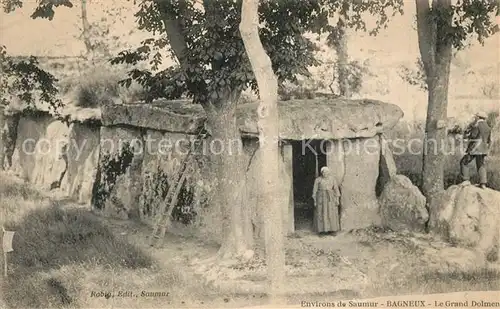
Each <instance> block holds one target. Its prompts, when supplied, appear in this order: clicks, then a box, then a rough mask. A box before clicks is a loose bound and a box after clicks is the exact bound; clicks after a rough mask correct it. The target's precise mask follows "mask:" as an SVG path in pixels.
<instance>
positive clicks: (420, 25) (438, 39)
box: [415, 0, 453, 203]
mask: <svg viewBox="0 0 500 309" xmlns="http://www.w3.org/2000/svg"><path fill="white" fill-rule="evenodd" d="M415 3H416V7H417V31H418V43H419V49H420V55H421V58H422V62H423V63H424V69H425V73H426V82H427V86H428V92H429V93H428V105H427V119H426V124H425V140H424V153H423V168H422V191H423V193H424V195H425V196H426V198H427V201H428V203H430V200H431V199H432V197H433V196H434V194H435V193H438V192H441V191H443V190H444V162H445V153H444V152H445V150H446V146H447V145H446V119H447V109H448V86H449V76H450V64H451V58H452V45H451V41H450V40H449V39H448V38H447V37H446V35H447V34H446V31H447V29H446V27H450V26H451V22H452V16H453V14H450V15H449V17H447V18H446V19H445V18H444V17H443V18H442V19H441V20H439V21H437V19H436V18H432V17H433V16H432V12H433V11H432V10H431V7H430V4H429V2H428V1H422V0H415ZM432 9H434V10H435V9H440V10H449V9H451V1H450V0H434V1H433V8H432Z"/></svg>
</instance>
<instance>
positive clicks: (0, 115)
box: [0, 106, 6, 171]
mask: <svg viewBox="0 0 500 309" xmlns="http://www.w3.org/2000/svg"><path fill="white" fill-rule="evenodd" d="M5 118H6V117H5V115H4V108H3V106H0V171H3V170H4V162H5V142H4V128H5V125H6V121H5Z"/></svg>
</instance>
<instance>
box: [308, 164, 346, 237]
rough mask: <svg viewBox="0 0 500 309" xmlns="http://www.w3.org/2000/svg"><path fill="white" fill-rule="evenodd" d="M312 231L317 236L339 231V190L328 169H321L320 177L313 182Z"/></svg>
mask: <svg viewBox="0 0 500 309" xmlns="http://www.w3.org/2000/svg"><path fill="white" fill-rule="evenodd" d="M313 200H314V229H315V230H316V232H318V233H319V234H324V233H331V232H333V233H335V232H338V231H340V218H339V205H340V190H339V186H338V185H337V182H336V181H335V178H334V177H332V175H331V174H330V170H329V169H328V167H326V166H324V167H322V168H321V176H319V177H318V178H316V180H315V181H314V188H313Z"/></svg>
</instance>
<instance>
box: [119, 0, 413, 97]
mask: <svg viewBox="0 0 500 309" xmlns="http://www.w3.org/2000/svg"><path fill="white" fill-rule="evenodd" d="M402 5H403V1H402V0H391V1H379V2H376V1H368V0H363V1H354V2H352V1H347V0H337V1H334V0H303V1H296V0H280V1H262V2H261V3H260V7H259V17H260V29H259V30H260V38H261V41H262V44H263V45H264V48H265V49H266V51H267V53H268V55H269V57H270V58H271V62H272V64H273V70H274V72H275V74H276V75H277V78H278V81H279V82H280V83H283V82H284V81H291V82H296V81H297V76H298V75H303V76H309V72H308V68H309V67H311V66H317V65H319V64H320V62H319V61H318V60H317V59H316V58H315V53H314V52H315V51H316V50H317V46H316V44H315V42H313V41H312V40H311V39H309V38H307V37H305V36H304V34H306V33H318V34H320V33H333V32H334V30H335V29H336V27H335V26H331V25H330V23H329V18H331V17H334V16H335V14H337V13H339V12H341V13H343V14H345V15H346V16H347V18H346V24H347V26H348V27H353V28H355V29H358V30H359V29H361V30H367V25H366V23H365V22H364V18H363V13H368V14H370V15H376V16H378V19H377V22H376V26H375V28H374V29H371V30H370V32H371V33H372V34H376V33H377V32H378V30H379V29H380V28H382V27H384V26H385V24H386V22H387V20H388V13H387V11H388V10H392V11H393V14H395V13H396V12H401V8H402ZM240 14H241V0H236V1H234V0H212V1H210V0H205V1H203V2H202V3H200V2H199V1H192V0H185V1H183V0H176V1H168V0H142V1H140V3H139V10H138V12H137V13H136V14H135V16H136V17H137V21H138V25H139V28H140V29H143V30H147V31H149V32H151V33H152V34H158V33H159V34H165V33H169V34H171V33H172V32H169V30H172V29H168V27H171V26H172V23H171V21H175V22H176V25H177V26H178V31H177V33H175V34H176V35H178V36H180V40H181V41H182V43H181V45H182V48H181V49H182V53H183V54H181V55H179V53H178V52H176V51H175V50H172V47H173V44H170V45H169V41H168V40H167V38H166V37H165V36H162V37H160V38H159V39H155V38H150V39H147V40H145V41H143V42H142V44H141V46H140V47H138V48H137V49H135V50H127V51H123V52H121V53H120V54H119V55H118V57H116V58H115V59H113V60H112V62H113V63H129V64H135V63H137V62H139V61H144V60H149V61H150V64H151V70H138V69H136V70H132V71H131V72H130V76H129V78H128V79H126V80H125V81H124V83H125V84H130V83H131V82H132V80H137V81H139V82H140V83H141V84H142V85H143V86H144V87H146V88H147V89H149V90H150V91H149V93H150V97H149V98H148V99H149V100H153V99H155V98H159V97H167V98H178V97H179V96H181V95H187V96H189V97H193V98H194V99H195V101H197V102H201V103H213V104H214V105H215V106H216V107H219V106H218V102H220V101H219V99H220V98H222V97H223V96H224V95H225V94H227V93H228V92H238V91H241V90H244V89H246V88H247V87H251V88H252V89H253V90H257V84H256V81H255V77H254V75H253V72H252V69H251V67H250V63H249V61H248V58H247V56H246V53H245V48H244V46H243V42H242V40H241V36H240V33H239V23H240V17H241V16H240ZM169 37H170V38H172V37H171V36H169ZM176 39H177V38H176ZM176 41H177V40H176ZM165 47H167V48H169V49H170V51H171V55H172V56H173V58H174V59H177V60H178V65H177V66H174V67H170V68H168V69H166V70H157V69H158V66H159V65H160V64H161V62H162V60H163V59H162V56H161V53H160V50H162V49H163V48H165Z"/></svg>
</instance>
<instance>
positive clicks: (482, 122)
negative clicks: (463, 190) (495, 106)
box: [460, 112, 491, 189]
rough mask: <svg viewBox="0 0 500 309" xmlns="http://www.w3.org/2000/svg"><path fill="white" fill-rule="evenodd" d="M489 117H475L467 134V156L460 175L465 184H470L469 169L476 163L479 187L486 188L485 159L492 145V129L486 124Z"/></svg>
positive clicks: (463, 161)
mask: <svg viewBox="0 0 500 309" xmlns="http://www.w3.org/2000/svg"><path fill="white" fill-rule="evenodd" d="M486 118H487V115H486V113H485V112H479V113H476V114H475V115H474V120H473V123H472V124H471V125H470V126H469V128H468V129H467V130H466V132H465V139H466V140H468V141H469V143H468V144H467V150H466V152H465V156H464V157H463V158H462V160H460V174H461V176H462V180H463V181H464V182H469V183H470V176H469V167H468V165H469V164H470V163H471V162H472V161H474V160H475V161H476V167H477V172H478V174H479V186H480V187H481V188H483V189H484V188H486V184H487V183H488V180H487V170H486V166H485V162H484V161H485V159H486V156H487V155H488V149H489V147H490V144H491V128H490V127H489V126H488V124H487V123H486Z"/></svg>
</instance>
